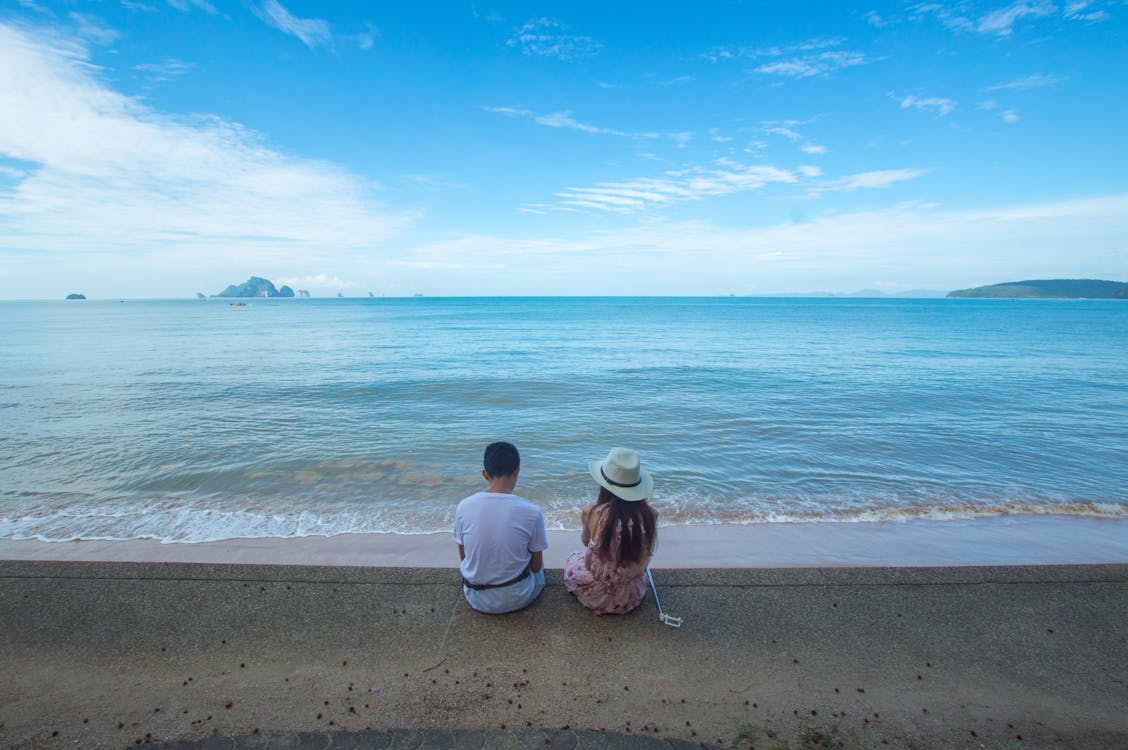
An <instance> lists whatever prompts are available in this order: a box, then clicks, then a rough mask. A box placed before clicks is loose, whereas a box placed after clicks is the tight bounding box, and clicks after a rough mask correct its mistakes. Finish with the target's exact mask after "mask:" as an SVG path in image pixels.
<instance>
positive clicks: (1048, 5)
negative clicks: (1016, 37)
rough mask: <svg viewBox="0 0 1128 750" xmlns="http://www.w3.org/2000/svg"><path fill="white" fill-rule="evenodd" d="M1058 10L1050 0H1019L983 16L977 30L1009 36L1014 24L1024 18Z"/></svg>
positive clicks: (1050, 13)
mask: <svg viewBox="0 0 1128 750" xmlns="http://www.w3.org/2000/svg"><path fill="white" fill-rule="evenodd" d="M1056 10H1057V8H1056V7H1055V6H1054V4H1053V3H1052V2H1049V0H1017V2H1014V3H1011V4H1010V5H1008V6H1007V7H1005V8H1000V9H999V10H995V11H992V12H990V13H988V14H987V15H985V16H983V17H981V18H980V19H979V22H978V23H977V24H976V27H975V30H976V31H978V32H980V33H983V34H997V35H999V36H1008V35H1010V34H1011V33H1012V32H1013V31H1014V25H1015V24H1016V23H1018V22H1019V21H1020V20H1022V19H1023V18H1043V17H1045V16H1050V15H1053V13H1054V12H1055V11H1056Z"/></svg>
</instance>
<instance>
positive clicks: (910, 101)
mask: <svg viewBox="0 0 1128 750" xmlns="http://www.w3.org/2000/svg"><path fill="white" fill-rule="evenodd" d="M893 98H894V99H897V98H898V97H896V96H893ZM900 102H901V109H919V110H921V111H924V112H935V113H936V114H937V115H939V116H940V117H944V116H945V115H949V114H951V113H952V111H953V110H955V108H956V101H955V100H954V99H947V98H945V97H941V96H916V95H913V96H906V97H904V98H900Z"/></svg>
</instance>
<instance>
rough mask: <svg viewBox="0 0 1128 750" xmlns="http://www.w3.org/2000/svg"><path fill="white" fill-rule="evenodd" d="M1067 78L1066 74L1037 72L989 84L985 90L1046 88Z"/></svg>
mask: <svg viewBox="0 0 1128 750" xmlns="http://www.w3.org/2000/svg"><path fill="white" fill-rule="evenodd" d="M1064 80H1065V77H1064V76H1055V75H1049V74H1046V73H1035V74H1033V75H1028V76H1026V77H1025V78H1018V79H1016V80H1014V81H1007V82H1005V83H996V84H995V85H994V86H988V87H987V88H986V89H984V90H985V91H1029V90H1030V89H1044V88H1047V87H1049V86H1056V85H1057V84H1059V83H1061V82H1062V81H1064Z"/></svg>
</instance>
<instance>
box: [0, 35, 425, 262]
mask: <svg viewBox="0 0 1128 750" xmlns="http://www.w3.org/2000/svg"><path fill="white" fill-rule="evenodd" d="M96 74H97V69H95V68H93V67H92V66H91V65H89V63H88V61H87V59H86V50H85V49H84V48H83V47H82V46H81V45H80V44H76V43H75V42H74V41H73V40H69V39H66V38H61V37H58V36H52V35H50V34H48V33H38V34H36V33H33V32H28V31H25V30H20V29H16V28H14V27H11V26H7V25H4V24H0V101H3V102H4V103H5V110H6V113H5V116H4V117H0V156H3V157H7V158H9V159H13V160H19V161H20V162H26V163H28V164H29V166H28V168H27V173H26V175H24V176H23V177H22V179H19V181H18V182H17V183H16V184H14V185H12V186H6V187H3V188H0V248H3V249H5V250H7V251H10V252H22V253H27V252H47V253H50V254H52V255H53V256H56V257H66V258H68V259H69V260H70V261H73V262H75V263H78V262H79V261H78V260H77V259H78V258H81V257H83V256H90V257H94V256H99V257H102V258H103V259H106V258H113V259H115V262H116V261H125V260H137V259H146V258H148V259H154V258H163V259H166V260H167V261H168V262H170V263H173V264H174V265H175V264H177V263H179V264H180V265H181V266H183V265H185V264H188V265H197V264H199V263H201V262H204V261H205V260H207V261H209V262H211V261H214V262H222V263H224V264H229V263H240V262H242V261H244V260H247V261H248V262H249V261H250V260H254V259H263V258H266V259H270V260H271V261H272V262H273V261H281V260H284V259H288V260H290V261H293V262H294V263H295V264H298V263H304V262H305V261H306V260H308V259H316V258H317V257H318V256H319V254H323V253H330V252H332V253H340V252H348V251H349V250H350V249H357V250H359V249H369V248H373V247H376V246H378V245H379V243H381V242H382V241H384V240H386V239H387V238H388V237H390V236H391V235H392V234H394V233H396V232H397V231H399V230H400V229H401V228H403V227H404V226H405V225H406V224H407V223H409V221H410V218H409V217H408V216H407V215H406V214H404V213H392V212H390V211H387V210H385V209H384V208H383V207H381V206H380V205H378V204H376V203H375V202H374V201H373V200H372V199H371V198H370V197H369V194H370V192H371V189H370V185H369V184H368V183H367V182H365V181H364V180H362V179H360V178H358V177H356V176H354V175H351V174H349V173H348V172H346V171H344V170H342V169H340V168H339V167H336V166H334V165H332V164H329V163H325V162H319V161H313V160H309V159H302V158H298V157H293V156H288V155H286V154H283V153H279V152H278V151H274V150H272V149H270V148H268V147H266V146H264V145H263V144H262V139H261V137H260V136H258V135H257V134H255V133H253V132H251V131H249V130H247V129H245V128H243V127H241V126H239V125H238V124H236V123H230V122H226V121H224V120H221V119H219V118H215V117H195V118H192V119H176V118H172V117H168V116H165V115H162V114H161V113H158V112H156V111H154V110H152V109H150V108H149V107H147V106H145V105H144V104H142V103H141V102H140V101H138V100H137V99H134V98H131V97H127V96H123V95H121V94H119V93H117V92H115V91H113V90H112V89H110V88H109V87H108V86H107V85H106V84H105V83H103V82H102V81H101V80H100V79H99V78H98V77H96ZM82 262H92V261H82Z"/></svg>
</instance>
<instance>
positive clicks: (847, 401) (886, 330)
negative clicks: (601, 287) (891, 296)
mask: <svg viewBox="0 0 1128 750" xmlns="http://www.w3.org/2000/svg"><path fill="white" fill-rule="evenodd" d="M0 330H2V331H3V340H2V342H0V538H9V539H11V538H41V539H52V540H54V539H71V538H78V537H83V538H111V539H128V538H135V537H152V538H158V539H165V540H170V541H171V540H177V541H200V540H205V539H220V538H230V537H239V536H303V535H311V534H333V533H341V532H364V531H396V532H408V533H410V532H425V531H435V530H441V529H447V528H449V526H450V522H451V519H452V516H453V508H454V504H455V503H456V502H457V501H458V499H460V498H461V497H462V496H464V495H465V494H468V493H469V492H471V491H473V490H475V489H477V488H478V487H479V486H480V483H481V481H480V478H479V477H478V473H477V472H478V468H479V461H480V456H481V450H482V448H483V447H484V445H485V444H486V443H487V442H489V441H491V440H495V439H507V440H512V441H513V442H515V443H516V444H517V445H518V447H519V448H520V449H521V451H522V455H523V460H524V466H523V470H522V475H521V484H520V485H519V491H520V492H522V493H523V494H525V495H526V496H527V497H529V498H530V499H531V500H533V501H534V502H536V503H538V504H539V505H540V506H542V507H543V508H544V509H545V512H546V516H547V518H548V522H549V525H550V526H551V527H556V528H573V527H576V526H577V524H578V520H577V512H578V508H579V507H580V505H582V504H583V503H584V502H587V501H589V500H590V498H591V497H592V496H593V494H594V493H593V486H594V485H593V483H592V481H591V480H590V478H589V477H588V476H587V472H586V463H587V461H588V460H591V459H595V458H601V457H602V456H603V455H605V454H606V452H607V450H608V449H609V448H611V447H612V446H614V445H626V446H629V447H633V448H635V449H637V450H638V451H639V452H640V454H641V455H642V458H643V462H644V464H645V465H646V466H647V467H649V468H650V469H651V470H652V471H653V472H654V473H655V475H656V478H657V487H656V490H655V496H654V498H653V499H654V503H655V504H656V506H657V507H659V509H660V510H661V511H662V519H663V522H664V523H667V524H687V523H717V522H734V523H745V522H761V521H769V522H770V521H841V522H851V521H869V520H885V519H914V518H936V519H945V518H968V517H976V516H982V515H998V514H1026V513H1037V514H1045V513H1052V514H1069V515H1091V516H1103V517H1128V495H1126V492H1125V487H1126V486H1128V459H1126V457H1128V356H1126V354H1125V353H1126V352H1128V304H1126V303H1124V302H1117V301H1060V300H1019V301H1009V300H944V299H928V300H924V299H921V300H876V299H875V300H862V299H839V298H828V299H766V298H718V299H704V298H688V299H687V298H661V299H649V298H648V299H580V298H571V299H561V298H543V299H542V298H505V299H429V298H423V299H364V300H360V299H357V300H252V301H248V303H247V305H246V306H245V307H233V306H230V305H228V304H227V302H225V301H220V300H208V301H194V300H192V301H187V300H186V301H126V302H118V301H105V302H103V301H87V302H61V301H60V302H3V303H0Z"/></svg>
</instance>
